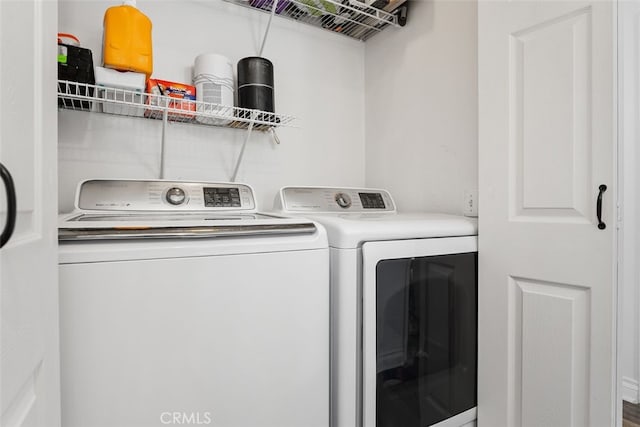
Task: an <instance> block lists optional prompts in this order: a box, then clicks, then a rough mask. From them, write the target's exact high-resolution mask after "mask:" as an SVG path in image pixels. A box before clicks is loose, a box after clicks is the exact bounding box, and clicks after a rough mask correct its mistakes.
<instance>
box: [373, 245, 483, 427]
mask: <svg viewBox="0 0 640 427" xmlns="http://www.w3.org/2000/svg"><path fill="white" fill-rule="evenodd" d="M476 251H477V238H476V237H456V238H441V239H417V240H403V241H391V242H369V243H365V244H364V245H363V248H362V257H363V370H364V372H363V381H364V384H363V399H364V402H363V403H364V405H363V411H364V414H363V421H364V422H363V425H365V426H376V427H391V426H403V427H421V426H430V425H434V424H437V423H441V422H442V424H439V425H443V426H444V425H449V424H451V425H454V424H455V425H456V426H460V425H463V424H465V423H467V422H470V421H472V420H474V419H475V406H476V348H477V296H476V292H477V252H476ZM454 416H455V418H452V417H454Z"/></svg>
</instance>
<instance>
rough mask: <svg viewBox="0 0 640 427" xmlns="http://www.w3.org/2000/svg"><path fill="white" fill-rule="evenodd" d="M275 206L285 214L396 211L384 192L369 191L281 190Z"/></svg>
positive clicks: (310, 188) (298, 188) (325, 188)
mask: <svg viewBox="0 0 640 427" xmlns="http://www.w3.org/2000/svg"><path fill="white" fill-rule="evenodd" d="M275 207H276V209H278V210H282V211H284V212H291V213H293V212H316V213H320V212H334V213H346V212H354V213H358V212H360V213H362V212H396V205H395V203H394V202H393V199H392V198H391V194H389V192H388V191H386V190H379V189H371V188H327V187H284V188H282V189H281V190H280V194H279V195H278V197H277V198H276V203H275Z"/></svg>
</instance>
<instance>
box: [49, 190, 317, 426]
mask: <svg viewBox="0 0 640 427" xmlns="http://www.w3.org/2000/svg"><path fill="white" fill-rule="evenodd" d="M76 206H77V207H78V209H77V210H76V211H75V212H74V213H72V214H70V215H67V216H65V217H63V218H62V219H61V221H60V231H59V235H60V250H59V254H60V255H59V257H60V259H59V263H60V335H61V346H60V348H61V383H62V424H63V425H64V426H65V427H151V426H155V427H161V426H165V425H212V426H221V427H222V426H225V427H247V426H255V427H285V426H286V427H300V426H305V427H306V426H310V427H311V426H316V427H326V426H327V425H328V423H329V421H328V418H329V397H328V395H329V273H328V268H329V266H328V262H329V256H328V249H327V238H326V234H325V232H324V230H323V229H322V227H320V226H317V225H316V224H314V223H313V222H311V221H308V220H301V219H286V218H280V217H276V216H273V215H263V214H259V213H257V212H256V211H255V198H254V197H253V191H252V190H251V188H250V187H248V186H246V185H242V184H236V183H186V182H171V181H126V180H119V181H88V182H85V183H83V184H82V186H81V187H80V191H79V194H78V196H77V200H76Z"/></svg>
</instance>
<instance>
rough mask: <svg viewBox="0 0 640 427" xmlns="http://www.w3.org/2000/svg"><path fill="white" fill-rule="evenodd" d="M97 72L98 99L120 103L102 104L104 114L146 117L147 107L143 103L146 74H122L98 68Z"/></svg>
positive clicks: (130, 72)
mask: <svg viewBox="0 0 640 427" xmlns="http://www.w3.org/2000/svg"><path fill="white" fill-rule="evenodd" d="M95 71H96V72H95V74H96V86H98V97H99V98H104V99H109V100H113V101H118V102H117V103H107V102H105V103H101V104H102V111H103V112H104V113H109V114H122V115H127V116H137V117H142V116H143V115H144V110H145V108H144V107H145V106H144V104H143V102H142V94H144V89H145V79H146V76H145V75H144V74H142V73H135V72H133V71H128V72H120V71H116V70H112V69H110V68H104V67H96V70H95ZM122 89H124V90H122Z"/></svg>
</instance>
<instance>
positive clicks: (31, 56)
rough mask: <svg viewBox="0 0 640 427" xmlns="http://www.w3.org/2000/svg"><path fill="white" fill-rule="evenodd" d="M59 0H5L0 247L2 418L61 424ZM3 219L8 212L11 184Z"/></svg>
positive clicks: (1, 15) (0, 68) (1, 14)
mask: <svg viewBox="0 0 640 427" xmlns="http://www.w3.org/2000/svg"><path fill="white" fill-rule="evenodd" d="M57 14H58V11H57V5H56V2H55V1H52V0H37V1H36V0H33V1H32V0H1V1H0V162H1V163H2V164H3V165H4V166H5V167H6V168H7V169H8V170H9V171H10V173H11V174H12V175H13V179H14V182H15V187H16V194H17V208H18V209H17V210H18V212H17V221H16V229H15V232H14V234H13V237H12V238H11V239H10V240H9V242H8V243H7V245H6V246H4V247H3V248H2V249H0V291H1V294H0V304H1V308H0V314H1V317H2V319H1V324H2V329H1V335H0V360H1V362H0V363H1V365H0V383H1V389H0V407H1V411H2V412H1V418H0V425H2V426H3V427H13V426H43V427H44V426H46V427H55V426H57V425H59V418H60V416H59V411H60V410H59V380H58V377H59V374H58V372H59V366H58V365H59V358H58V305H57V304H58V288H57V286H58V277H57V276H58V270H57V249H56V248H57V228H56V216H57V175H56V174H57V172H56V171H57V167H56V164H57V156H56V150H57V116H56V92H55V91H56V68H55V67H56V45H55V37H56V26H57ZM1 191H2V192H3V194H2V195H0V200H1V201H0V203H2V205H0V210H1V212H0V223H1V224H2V225H0V227H1V226H3V225H4V221H5V218H6V215H7V213H6V211H7V209H6V207H7V205H6V202H5V196H4V190H1Z"/></svg>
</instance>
